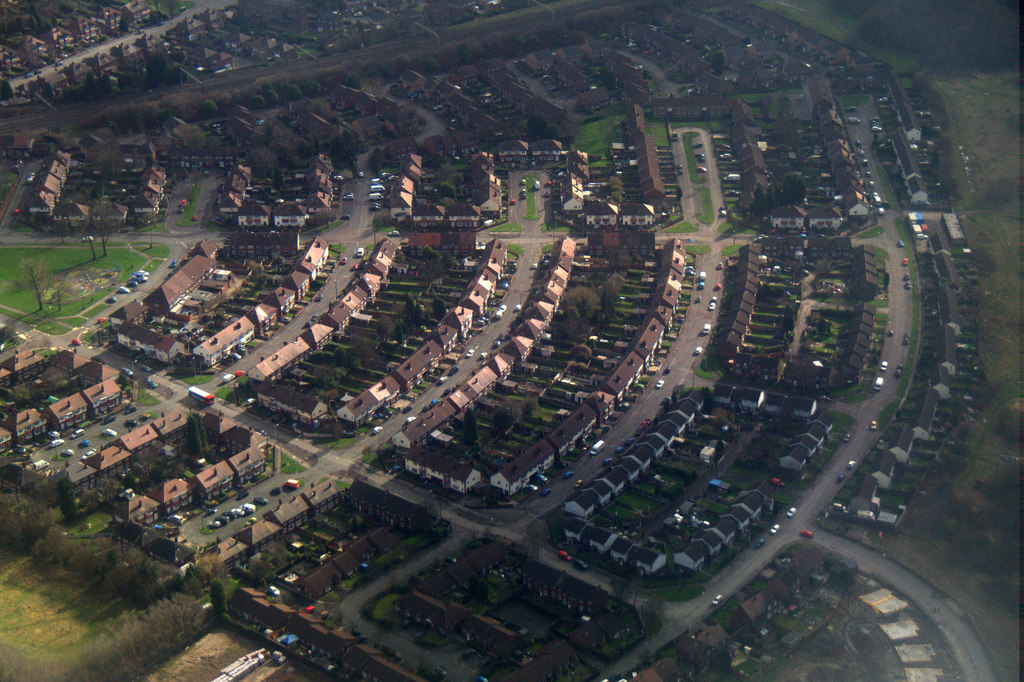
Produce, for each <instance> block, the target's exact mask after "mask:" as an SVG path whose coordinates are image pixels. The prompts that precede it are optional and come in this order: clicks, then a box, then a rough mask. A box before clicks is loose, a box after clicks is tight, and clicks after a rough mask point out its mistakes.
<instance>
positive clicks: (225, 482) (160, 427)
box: [73, 410, 267, 525]
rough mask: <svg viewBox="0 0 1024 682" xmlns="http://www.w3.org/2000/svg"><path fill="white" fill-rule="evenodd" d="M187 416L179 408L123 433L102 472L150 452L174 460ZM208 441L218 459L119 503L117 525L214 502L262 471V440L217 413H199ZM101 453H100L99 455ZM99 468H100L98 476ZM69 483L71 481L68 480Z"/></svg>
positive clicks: (264, 443)
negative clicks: (194, 472) (190, 474)
mask: <svg viewBox="0 0 1024 682" xmlns="http://www.w3.org/2000/svg"><path fill="white" fill-rule="evenodd" d="M187 424H188V415H187V414H186V413H185V412H184V411H182V410H176V411H174V412H171V413H170V414H166V415H163V416H161V417H160V418H159V419H154V420H152V421H150V422H147V423H145V424H143V425H142V426H139V427H138V428H136V429H134V430H132V431H130V432H128V433H126V434H124V435H123V436H121V437H120V438H118V439H117V440H116V441H114V446H113V447H114V448H115V449H116V452H111V453H110V455H109V457H108V458H107V461H106V462H105V463H106V468H109V467H111V466H116V467H120V469H121V471H120V473H123V472H124V470H127V468H128V466H129V465H130V464H131V459H132V457H134V456H136V455H139V454H140V453H143V452H151V453H155V454H158V455H160V456H163V457H169V456H174V448H175V447H177V446H178V445H179V444H180V443H181V442H182V441H183V440H184V439H185V433H186V429H187ZM202 424H203V428H204V430H205V431H206V434H207V437H208V439H209V442H210V443H211V444H213V446H214V447H215V448H216V450H217V451H218V452H219V453H221V454H222V455H223V456H224V458H223V459H222V460H221V461H219V462H217V463H215V464H212V465H209V466H207V467H205V468H204V469H202V470H201V471H199V472H198V473H196V475H195V476H193V477H192V478H190V479H189V480H188V481H186V480H184V479H181V478H175V479H171V480H168V481H164V482H163V483H161V484H160V485H158V486H157V487H155V488H154V489H153V490H151V491H150V492H148V493H147V494H146V495H144V496H137V497H133V498H131V499H129V500H127V501H125V502H124V503H123V504H122V505H121V506H120V507H119V508H118V509H117V510H116V512H115V514H114V520H115V521H117V522H119V523H129V522H135V523H140V524H143V525H146V524H150V523H152V522H154V521H155V520H156V519H157V518H161V517H164V516H168V515H171V514H175V513H177V512H178V511H180V510H181V509H183V508H184V507H186V506H188V505H189V504H192V503H193V502H196V501H203V500H210V499H217V498H219V497H221V496H223V495H224V494H225V493H226V492H227V491H228V490H230V489H231V488H233V487H242V486H244V485H246V484H247V483H249V482H250V481H252V480H253V479H255V478H256V477H258V476H260V475H261V474H262V473H263V472H264V471H265V470H266V457H265V455H264V452H265V449H266V446H267V441H266V438H264V437H263V436H262V435H260V434H259V433H257V432H255V431H253V430H251V429H249V428H247V427H244V426H242V425H240V424H238V423H237V422H235V421H233V420H231V419H227V418H225V417H224V416H223V415H221V414H219V413H217V412H213V411H207V412H204V413H203V415H202ZM100 454H103V453H100ZM103 470H104V469H102V468H101V469H100V471H101V473H102V471H103ZM73 482H74V481H73Z"/></svg>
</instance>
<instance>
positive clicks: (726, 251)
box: [722, 244, 740, 258]
mask: <svg viewBox="0 0 1024 682" xmlns="http://www.w3.org/2000/svg"><path fill="white" fill-rule="evenodd" d="M739 252H740V245H739V244H727V245H726V246H723V247H722V256H724V257H725V258H728V257H729V256H735V255H736V254H737V253H739Z"/></svg>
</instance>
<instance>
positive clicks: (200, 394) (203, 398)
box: [188, 386, 213, 405]
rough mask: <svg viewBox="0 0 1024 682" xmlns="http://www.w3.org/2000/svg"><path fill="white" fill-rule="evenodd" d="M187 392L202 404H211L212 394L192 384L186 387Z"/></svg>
mask: <svg viewBox="0 0 1024 682" xmlns="http://www.w3.org/2000/svg"><path fill="white" fill-rule="evenodd" d="M188 394H189V395H190V396H192V397H193V398H195V399H196V400H197V401H199V402H201V403H202V404H203V405H213V394H212V393H207V392H206V391H204V390H203V389H201V388H196V387H195V386H192V387H190V388H189V389H188Z"/></svg>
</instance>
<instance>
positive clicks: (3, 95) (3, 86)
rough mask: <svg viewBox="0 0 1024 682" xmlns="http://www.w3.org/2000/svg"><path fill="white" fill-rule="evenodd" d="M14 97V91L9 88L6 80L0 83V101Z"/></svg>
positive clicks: (9, 83) (8, 82)
mask: <svg viewBox="0 0 1024 682" xmlns="http://www.w3.org/2000/svg"><path fill="white" fill-rule="evenodd" d="M12 97H14V89H13V88H12V87H11V82H10V81H9V80H7V79H6V78H5V79H4V80H3V82H2V83H0V99H10V98H12Z"/></svg>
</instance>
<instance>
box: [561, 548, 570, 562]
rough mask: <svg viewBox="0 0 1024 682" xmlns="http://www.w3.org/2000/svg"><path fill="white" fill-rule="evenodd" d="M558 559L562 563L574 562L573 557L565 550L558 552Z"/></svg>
mask: <svg viewBox="0 0 1024 682" xmlns="http://www.w3.org/2000/svg"><path fill="white" fill-rule="evenodd" d="M558 558H559V559H561V560H562V561H572V555H571V554H569V553H568V552H566V551H565V550H564V549H560V550H558Z"/></svg>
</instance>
